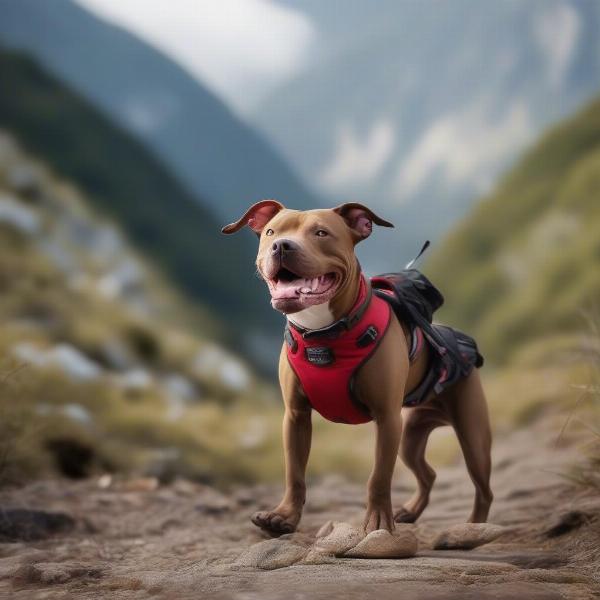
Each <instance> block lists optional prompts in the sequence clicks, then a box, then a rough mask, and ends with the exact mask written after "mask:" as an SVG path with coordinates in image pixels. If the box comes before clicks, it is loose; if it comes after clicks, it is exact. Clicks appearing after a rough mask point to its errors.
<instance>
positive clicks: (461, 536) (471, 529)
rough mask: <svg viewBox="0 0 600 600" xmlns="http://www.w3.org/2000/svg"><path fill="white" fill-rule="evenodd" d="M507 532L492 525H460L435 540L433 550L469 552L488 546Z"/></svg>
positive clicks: (505, 529)
mask: <svg viewBox="0 0 600 600" xmlns="http://www.w3.org/2000/svg"><path fill="white" fill-rule="evenodd" d="M507 531H509V528H508V527H502V526H501V525H493V524H492V523H460V524H458V525H453V526H452V527H449V528H448V529H446V530H445V531H443V532H442V533H440V535H438V537H437V538H436V539H435V541H434V543H433V547H434V549H435V550H470V549H471V548H477V547H478V546H483V544H489V543H490V542H493V541H494V540H495V539H497V538H499V537H500V536H501V535H503V534H504V533H506V532H507Z"/></svg>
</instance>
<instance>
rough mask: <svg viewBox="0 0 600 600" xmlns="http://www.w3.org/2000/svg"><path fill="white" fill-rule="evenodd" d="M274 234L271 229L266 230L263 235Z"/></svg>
mask: <svg viewBox="0 0 600 600" xmlns="http://www.w3.org/2000/svg"><path fill="white" fill-rule="evenodd" d="M274 233H275V232H274V231H273V230H272V229H267V230H266V231H265V235H273V234H274Z"/></svg>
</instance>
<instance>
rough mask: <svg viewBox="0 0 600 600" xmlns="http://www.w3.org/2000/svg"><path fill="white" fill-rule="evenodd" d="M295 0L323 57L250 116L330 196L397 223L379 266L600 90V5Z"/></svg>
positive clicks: (441, 225)
mask: <svg viewBox="0 0 600 600" xmlns="http://www.w3.org/2000/svg"><path fill="white" fill-rule="evenodd" d="M289 4H293V6H294V7H295V9H296V10H303V11H304V12H305V13H306V14H307V15H308V16H309V17H311V18H312V20H313V21H314V24H315V26H316V29H317V30H318V31H319V32H320V34H319V36H318V38H317V43H316V47H315V48H314V52H313V55H314V57H313V60H312V62H311V63H310V64H309V65H308V67H307V68H306V69H305V70H304V72H302V73H301V74H299V75H298V76H297V77H296V78H295V79H293V80H292V81H290V82H288V83H285V84H283V85H282V87H281V88H280V89H279V90H278V91H276V92H275V93H273V94H272V96H271V97H270V98H269V99H267V100H266V101H265V102H264V103H263V104H262V106H260V107H259V108H258V110H257V111H256V112H255V114H254V117H253V123H255V124H256V125H257V126H258V127H259V128H260V129H261V130H262V131H264V132H265V133H266V134H267V135H268V136H269V137H270V138H271V139H272V140H274V142H275V143H276V144H277V145H278V147H280V148H281V149H282V151H283V152H284V154H285V155H286V156H287V158H288V159H289V160H290V161H291V162H292V164H294V165H295V166H296V167H297V168H298V169H299V170H300V172H301V173H302V174H303V175H304V177H305V178H306V179H307V180H310V181H314V182H315V183H316V184H318V185H319V189H320V190H321V191H322V192H324V193H325V192H326V193H329V194H333V195H335V196H336V197H337V198H339V199H348V198H352V199H356V200H361V201H365V202H368V203H371V204H372V205H373V206H374V207H376V208H379V209H380V210H381V211H382V212H385V214H386V215H387V216H388V217H390V218H391V219H392V220H395V221H396V224H397V225H398V226H402V235H397V236H394V237H391V236H388V237H387V238H386V241H385V242H382V243H381V244H378V245H373V247H374V251H373V253H374V254H379V255H380V256H378V257H377V259H376V260H372V261H371V262H372V263H373V265H374V266H375V267H376V268H378V269H385V268H390V269H391V268H396V267H398V263H399V257H402V259H404V258H406V259H408V258H409V257H410V255H411V254H412V253H413V252H414V251H415V250H416V248H418V247H419V245H420V243H421V242H422V240H423V239H425V238H432V239H434V238H435V237H436V236H438V235H440V234H442V233H444V231H445V230H446V229H447V227H448V225H450V224H451V223H452V222H454V221H456V220H457V219H458V218H459V217H460V216H461V215H463V214H464V213H465V212H466V211H467V210H468V207H469V206H470V205H471V203H472V201H473V200H475V198H476V197H478V196H480V195H481V194H482V193H485V191H487V190H488V189H489V187H490V185H491V183H493V182H494V181H495V179H496V177H497V176H498V174H499V173H501V172H502V171H503V170H504V169H505V168H507V166H508V165H510V164H511V163H512V161H513V160H514V158H515V156H516V153H517V152H519V151H520V150H521V149H522V148H523V147H524V146H525V145H526V144H528V143H530V142H531V141H532V140H533V139H534V138H535V135H536V134H537V132H539V131H541V130H542V129H543V128H544V127H545V126H547V125H548V124H549V123H552V122H553V121H555V120H556V119H558V118H560V117H562V116H564V115H566V114H568V113H569V112H571V111H572V110H575V109H576V108H577V107H578V106H579V105H580V103H581V102H582V101H584V100H586V99H589V98H591V97H592V95H593V94H594V93H595V92H596V91H597V90H598V89H599V88H600V37H599V36H598V31H599V28H600V5H599V4H598V3H597V2H595V1H594V0H568V1H565V0H534V1H532V2H512V1H507V2H478V1H477V0H457V1H454V2H435V0H429V1H425V2H394V1H392V0H384V1H383V2H378V3H377V10H374V9H373V7H372V6H371V4H370V3H368V2H362V1H361V0H349V1H348V2H344V3H343V6H341V5H340V4H339V3H327V2H319V1H317V0H301V1H300V2H293V3H292V2H291V1H290V2H289ZM388 239H389V241H388ZM390 244H391V245H390ZM383 248H385V249H386V252H382V249H383ZM390 250H391V251H390ZM387 257H389V258H387ZM371 258H373V257H372V256H371ZM382 262H383V264H382Z"/></svg>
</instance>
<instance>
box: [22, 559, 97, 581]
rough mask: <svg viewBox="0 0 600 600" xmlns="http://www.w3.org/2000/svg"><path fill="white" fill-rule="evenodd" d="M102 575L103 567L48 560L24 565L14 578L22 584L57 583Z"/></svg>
mask: <svg viewBox="0 0 600 600" xmlns="http://www.w3.org/2000/svg"><path fill="white" fill-rule="evenodd" d="M102 576H103V571H102V569H99V568H96V567H93V566H91V565H81V564H76V563H51V562H48V563H37V564H26V565H23V566H22V567H20V568H19V569H18V570H17V571H16V572H15V574H14V580H15V581H16V582H18V583H21V584H30V583H40V584H43V585H57V584H62V583H67V582H69V581H72V580H74V579H84V580H85V579H99V578H100V577H102Z"/></svg>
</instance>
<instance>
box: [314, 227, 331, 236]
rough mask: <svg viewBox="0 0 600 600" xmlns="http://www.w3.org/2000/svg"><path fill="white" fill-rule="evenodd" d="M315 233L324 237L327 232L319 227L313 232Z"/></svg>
mask: <svg viewBox="0 0 600 600" xmlns="http://www.w3.org/2000/svg"><path fill="white" fill-rule="evenodd" d="M315 235H316V236H319V237H326V236H328V235H329V234H328V233H327V232H326V231H325V230H324V229H319V230H318V231H317V232H316V233H315Z"/></svg>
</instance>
